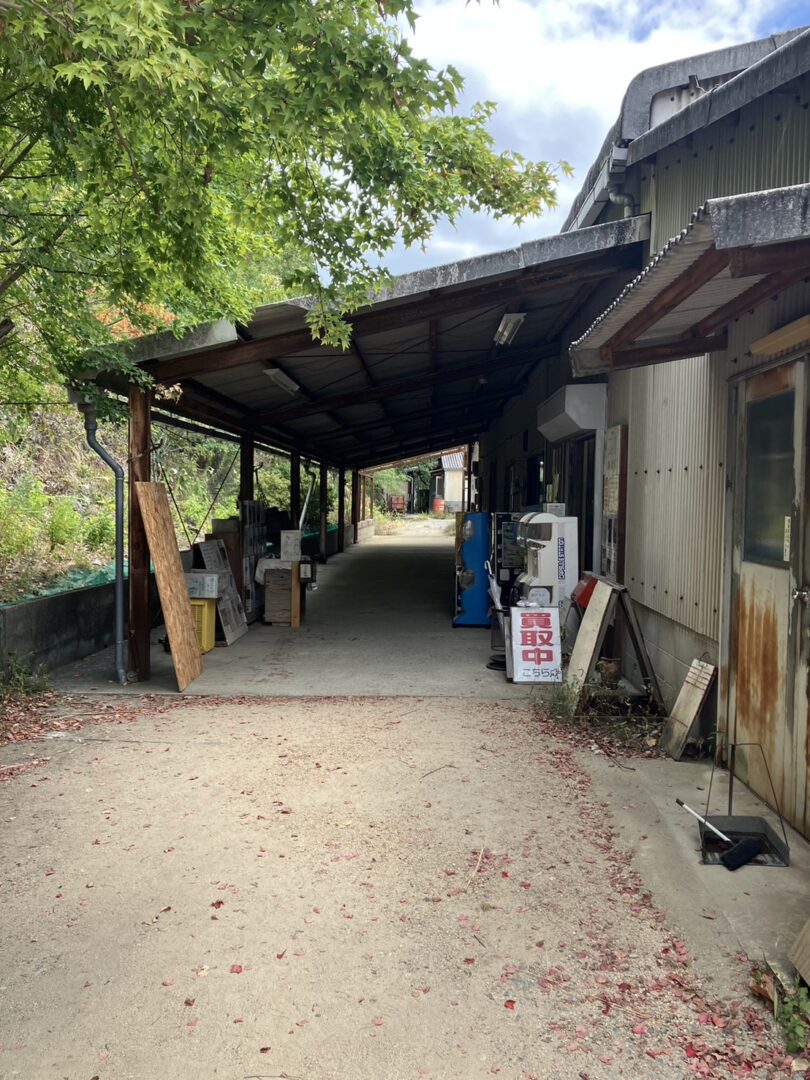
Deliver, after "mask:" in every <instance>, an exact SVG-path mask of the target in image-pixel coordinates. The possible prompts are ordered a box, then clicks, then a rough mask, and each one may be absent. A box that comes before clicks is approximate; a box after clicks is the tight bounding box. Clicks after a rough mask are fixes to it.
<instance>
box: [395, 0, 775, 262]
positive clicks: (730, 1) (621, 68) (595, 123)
mask: <svg viewBox="0 0 810 1080" xmlns="http://www.w3.org/2000/svg"><path fill="white" fill-rule="evenodd" d="M416 4H417V10H418V12H419V15H420V18H419V20H418V21H417V26H416V33H415V34H414V35H413V37H412V45H413V48H414V51H415V52H416V53H417V54H419V55H420V56H423V57H425V58H426V59H427V60H429V61H430V63H431V64H432V65H433V66H434V67H444V66H446V65H447V64H452V65H453V66H454V67H456V68H458V70H459V71H460V72H461V73H462V75H464V76H465V78H466V80H467V87H468V88H467V91H466V92H465V97H464V101H463V102H462V106H463V107H469V105H470V104H471V102H472V101H474V100H481V99H487V100H494V101H496V102H498V106H499V108H498V113H497V115H496V117H495V119H494V121H493V125H492V130H493V134H494V135H495V138H496V141H497V143H498V145H499V147H501V148H506V147H509V148H512V149H518V150H521V152H523V153H526V154H527V155H529V156H531V157H535V158H543V159H545V160H548V161H559V160H561V159H565V160H568V161H569V162H570V163H571V164H572V165H573V166H574V169H575V176H574V178H573V179H572V180H564V181H562V182H561V183H560V186H559V190H558V195H559V208H558V209H557V210H555V211H551V212H549V213H548V214H546V215H545V216H544V217H543V218H542V219H539V220H537V221H530V222H526V223H525V224H524V225H523V227H522V228H521V229H518V228H517V227H516V226H515V225H514V224H513V223H511V222H508V221H501V222H495V221H493V220H492V219H489V218H486V217H484V216H482V215H479V216H475V215H472V214H467V215H464V216H463V217H462V218H460V219H459V221H458V222H457V223H456V226H455V228H452V227H450V226H449V225H447V224H446V223H442V224H440V225H439V227H438V228H437V231H436V234H435V236H434V239H433V240H432V241H431V242H430V244H429V245H428V247H427V250H426V252H425V253H418V252H409V253H404V252H402V251H401V250H398V251H397V252H396V253H394V255H393V257H392V258H391V259H389V260H388V263H389V266H390V267H391V269H392V270H394V272H395V273H398V272H400V271H402V270H405V269H414V268H417V267H426V266H430V265H436V264H438V263H441V262H446V261H452V260H453V259H456V258H464V257H467V256H469V255H474V254H479V253H481V252H483V251H494V250H498V249H499V248H507V247H512V246H514V245H516V244H520V243H523V242H525V241H526V240H529V239H532V237H535V236H539V235H544V234H547V233H549V232H556V231H558V230H559V228H560V227H561V225H562V222H563V220H564V219H565V216H566V213H567V211H568V208H569V206H570V204H571V202H572V200H573V198H574V196H575V195H576V193H577V192H578V190H579V188H580V186H581V184H582V182H583V180H584V177H585V174H586V173H587V171H588V169H589V167H590V165H591V163H592V162H593V160H594V159H595V157H596V155H597V153H598V152H599V148H600V146H601V144H602V141H603V139H604V136H605V135H606V133H607V131H608V128H609V127H610V125H611V124H612V123H613V121H614V120H615V119H616V117H617V116H618V114H619V109H620V107H621V102H622V98H623V96H624V93H625V90H626V89H627V85H628V83H629V82H630V80H631V79H632V78H633V77H634V76H635V75H637V74H638V73H639V72H640V71H643V70H644V69H645V68H649V67H653V66H655V65H656V64H661V63H665V62H667V61H671V60H677V59H680V58H682V57H687V56H695V55H698V54H700V53H703V52H710V51H712V50H714V49H719V48H723V47H724V46H727V45H732V44H737V43H739V42H744V41H749V40H752V39H755V38H757V37H761V36H763V33H767V32H771V31H772V30H773V29H788V28H789V27H788V26H781V25H780V23H779V12H780V5H779V3H776V4H773V3H766V2H765V0H693V2H691V3H689V4H677V3H676V4H673V3H671V0H670V2H664V0H652V2H644V0H623V3H622V4H621V5H619V4H617V3H615V0H614V2H612V3H611V2H610V0H604V2H603V3H598V2H593V0H539V2H538V0H501V2H500V4H499V5H496V4H494V3H492V0H480V3H469V4H465V0H416Z"/></svg>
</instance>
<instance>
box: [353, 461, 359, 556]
mask: <svg viewBox="0 0 810 1080" xmlns="http://www.w3.org/2000/svg"><path fill="white" fill-rule="evenodd" d="M359 520H360V473H359V472H358V471H357V469H352V525H353V526H354V542H355V544H356V543H357V523H358V521H359Z"/></svg>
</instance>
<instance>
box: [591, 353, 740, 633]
mask: <svg viewBox="0 0 810 1080" xmlns="http://www.w3.org/2000/svg"><path fill="white" fill-rule="evenodd" d="M610 387H611V391H610V395H609V406H608V415H609V418H610V422H611V423H613V422H619V421H620V420H622V419H624V418H625V417H626V419H627V422H628V427H629V430H628V470H627V472H628V475H627V552H626V560H625V566H626V570H625V577H626V584H627V585H628V588H629V590H630V594H631V596H632V597H633V599H634V600H637V601H638V602H639V603H641V604H644V605H645V606H646V607H649V608H652V610H654V611H657V612H659V613H660V614H661V615H664V616H665V617H667V618H669V619H672V620H673V621H675V622H677V623H680V624H681V625H682V626H685V627H688V628H689V629H691V630H694V631H695V632H697V633H699V634H702V635H703V636H705V637H707V638H710V639H712V640H714V641H717V640H718V635H719V611H720V588H721V578H720V572H721V540H722V515H723V453H722V448H723V447H724V445H725V413H726V408H725V406H726V391H725V379H724V373H723V370H722V365H719V364H717V363H716V362H714V363H713V362H712V361H711V359H710V358H709V357H705V356H704V357H696V358H695V359H693V360H689V361H683V362H676V363H672V364H661V365H658V366H655V367H649V368H638V369H635V370H633V371H629V372H626V373H624V375H623V377H622V379H621V380H619V379H617V378H616V377H613V378H612V379H611V383H610Z"/></svg>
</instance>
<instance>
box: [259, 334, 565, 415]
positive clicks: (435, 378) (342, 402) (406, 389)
mask: <svg viewBox="0 0 810 1080" xmlns="http://www.w3.org/2000/svg"><path fill="white" fill-rule="evenodd" d="M559 352H560V346H559V344H558V343H556V342H555V343H554V345H550V346H547V347H545V348H543V349H536V348H534V349H530V350H529V349H521V350H514V355H513V350H511V349H510V350H507V351H506V352H505V353H504V355H502V356H500V357H499V358H498V363H497V367H496V369H495V370H494V371H490V372H487V368H486V364H472V365H471V364H455V365H453V366H452V367H448V368H445V369H444V370H443V371H438V372H431V373H429V374H427V375H417V376H413V377H410V378H407V379H398V380H397V381H395V382H389V383H380V384H379V385H378V386H374V387H371V388H370V389H368V390H365V391H364V392H363V393H362V394H358V393H357V391H352V392H351V393H348V394H333V395H332V396H331V397H325V398H321V400H320V402H318V403H317V404H316V403H314V402H313V403H310V404H306V405H303V404H302V405H289V406H287V407H286V408H285V409H281V410H277V411H275V412H273V413H268V414H263V413H260V414H259V417H258V421H257V422H259V423H261V422H263V421H264V420H265V419H266V420H267V421H268V422H270V421H271V420H272V421H273V422H274V423H278V422H279V421H284V420H293V419H297V418H298V417H301V416H310V415H312V414H313V413H318V412H328V411H329V410H330V409H340V408H346V407H347V406H349V405H364V404H366V403H367V402H369V401H379V400H381V399H382V398H385V397H397V396H402V395H403V394H410V393H413V392H414V391H416V390H423V389H428V388H430V387H432V386H444V385H446V384H447V383H451V382H459V381H461V380H463V379H476V378H479V377H480V376H481V375H482V374H491V375H493V374H498V373H500V372H501V371H505V370H508V369H510V368H514V367H525V366H526V364H527V363H528V362H529V361H530V360H531V361H533V362H536V361H538V360H542V359H547V358H548V357H551V356H557V355H559ZM528 353H531V356H529V355H527V354H528Z"/></svg>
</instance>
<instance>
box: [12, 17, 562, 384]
mask: <svg viewBox="0 0 810 1080" xmlns="http://www.w3.org/2000/svg"><path fill="white" fill-rule="evenodd" d="M415 17H416V13H415V11H414V7H413V3H412V0H356V2H353V3H349V2H347V0H307V2H302V0H0V376H1V375H3V373H5V377H6V380H7V384H8V378H9V377H10V373H15V372H16V373H17V375H18V376H19V378H20V379H21V380H22V383H21V384H22V385H24V386H26V387H29V388H30V380H31V378H32V377H33V378H34V380H35V381H36V380H37V378H38V374H39V372H40V371H41V372H42V374H43V377H44V375H45V374H46V373H47V372H49V371H50V372H52V371H53V370H56V371H57V372H58V374H59V377H60V378H61V379H62V380H65V381H71V380H75V379H76V378H77V376H78V375H79V374H80V372H81V370H82V368H83V367H84V366H86V363H87V360H86V357H87V353H88V350H90V351H92V352H93V353H94V355H95V356H96V357H97V361H98V363H99V364H100V365H102V366H104V365H106V366H109V367H117V368H121V367H126V366H127V360H126V356H125V355H124V354H123V353H122V351H121V350H120V348H119V347H118V341H119V338H120V333H121V332H122V331H125V332H126V333H128V334H130V335H132V334H135V333H147V332H150V331H154V330H156V329H165V327H166V326H167V325H171V326H172V328H173V329H174V331H175V332H176V333H178V334H180V333H182V332H183V331H185V330H186V329H188V328H189V327H191V326H193V325H195V324H198V323H200V322H201V321H205V320H209V319H213V318H227V319H230V320H234V321H238V320H245V319H247V318H249V316H250V313H251V311H252V310H253V309H254V308H255V306H256V305H257V304H258V303H259V302H262V301H265V302H266V301H267V300H268V299H272V298H274V297H278V296H280V295H283V294H286V295H290V294H292V293H299V294H301V293H303V294H307V295H313V296H314V297H316V298H317V303H316V304H315V305H314V306H313V310H312V312H311V313H310V316H309V317H310V322H311V325H312V329H313V334H314V335H315V336H316V337H320V338H324V339H326V340H329V341H330V342H345V341H346V339H347V335H348V327H347V325H346V324H345V322H343V321H342V318H341V316H342V315H344V314H345V313H346V312H348V311H351V310H354V309H356V308H357V307H358V306H360V305H362V304H363V303H366V302H367V301H368V297H369V294H370V291H371V290H374V289H375V288H378V287H379V286H380V284H381V283H383V282H384V280H385V272H384V271H383V270H381V269H380V262H381V260H382V259H383V258H384V256H385V254H386V252H388V251H390V250H391V248H392V246H393V244H394V243H395V242H396V241H397V240H398V239H400V238H401V239H402V240H404V242H405V243H406V244H420V243H424V242H425V241H426V240H427V239H428V237H429V236H430V234H431V230H432V229H433V228H434V226H435V224H436V222H437V221H438V220H439V219H440V218H442V217H444V216H448V217H449V218H450V219H453V218H455V217H456V216H457V215H458V214H459V213H460V212H461V211H462V210H463V209H465V208H471V209H473V210H487V211H489V212H491V213H492V214H494V215H496V216H501V215H509V216H510V217H512V218H514V219H516V220H517V221H520V220H521V219H523V218H525V217H527V216H534V215H537V214H539V213H541V212H542V210H543V209H544V208H546V207H549V206H552V205H554V202H555V187H556V180H557V174H558V170H559V169H560V168H563V169H565V168H566V166H564V165H561V166H556V167H555V166H552V165H550V164H549V163H547V162H529V161H526V160H524V159H523V158H521V157H520V156H519V155H517V154H514V153H508V152H507V153H497V152H495V150H494V148H493V142H492V138H491V136H490V135H489V133H488V131H487V126H486V125H487V122H488V120H489V118H490V116H491V114H492V111H493V108H494V106H493V105H492V104H490V103H485V104H480V105H476V106H475V107H473V108H472V110H470V112H469V113H468V114H467V115H463V114H460V113H459V112H457V111H456V106H457V103H458V100H459V93H460V90H461V87H462V79H461V76H460V75H459V74H458V73H457V72H456V71H455V70H453V69H452V68H447V69H444V70H434V69H432V68H431V67H430V66H429V64H428V63H427V62H426V61H424V60H423V59H420V58H418V57H417V56H415V55H414V54H413V52H412V51H411V49H410V47H409V44H408V40H407V32H406V28H407V26H408V24H410V25H411V26H413V24H414V19H415ZM459 17H461V18H463V9H460V13H459ZM100 316H102V317H101V318H100Z"/></svg>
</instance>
